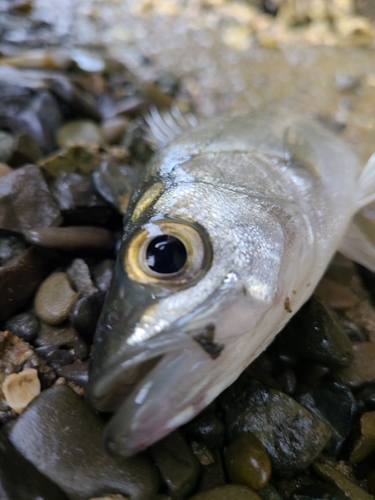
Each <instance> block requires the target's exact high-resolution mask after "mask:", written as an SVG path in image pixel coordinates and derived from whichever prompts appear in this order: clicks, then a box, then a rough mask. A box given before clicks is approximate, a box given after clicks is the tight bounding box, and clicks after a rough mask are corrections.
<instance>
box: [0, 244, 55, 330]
mask: <svg viewBox="0 0 375 500" xmlns="http://www.w3.org/2000/svg"><path fill="white" fill-rule="evenodd" d="M53 265H54V260H53V256H52V255H51V254H50V252H49V251H47V250H44V249H40V248H33V247H31V248H28V249H27V250H25V251H24V252H22V253H21V254H20V255H19V256H18V257H16V258H15V259H13V260H12V261H10V262H9V263H8V264H7V265H5V266H3V267H1V268H0V322H2V321H4V320H6V319H8V318H9V317H10V316H12V315H13V314H16V313H18V312H19V311H20V310H21V308H22V307H23V306H24V305H25V304H26V303H27V301H28V300H29V299H31V297H32V296H33V294H34V292H35V290H36V288H37V287H38V285H39V283H40V282H41V281H42V280H43V278H44V277H45V275H46V274H48V272H49V271H50V270H51V268H52V267H53Z"/></svg>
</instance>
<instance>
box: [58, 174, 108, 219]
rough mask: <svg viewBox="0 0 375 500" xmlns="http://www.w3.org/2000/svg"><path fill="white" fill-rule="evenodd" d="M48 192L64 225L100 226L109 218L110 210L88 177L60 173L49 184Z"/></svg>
mask: <svg viewBox="0 0 375 500" xmlns="http://www.w3.org/2000/svg"><path fill="white" fill-rule="evenodd" d="M50 191H51V194H52V196H53V198H54V200H55V201H56V203H57V204H58V205H59V208H60V210H61V212H62V214H63V216H64V221H65V225H79V226H81V225H95V226H100V225H104V224H105V223H106V222H107V221H108V219H109V217H110V216H111V213H112V210H111V208H110V207H109V206H108V204H107V203H106V202H105V201H104V200H103V199H102V197H101V196H99V194H98V192H97V191H96V189H95V186H94V183H93V181H92V178H91V176H89V175H82V174H77V173H72V172H70V173H69V172H60V173H59V174H58V176H57V178H56V179H55V180H54V181H53V182H52V183H51V184H50Z"/></svg>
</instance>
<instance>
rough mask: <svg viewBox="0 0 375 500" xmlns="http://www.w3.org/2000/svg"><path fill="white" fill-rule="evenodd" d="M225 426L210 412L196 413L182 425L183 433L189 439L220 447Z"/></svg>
mask: <svg viewBox="0 0 375 500" xmlns="http://www.w3.org/2000/svg"><path fill="white" fill-rule="evenodd" d="M224 431H225V427H224V424H223V422H222V421H221V420H219V419H218V418H217V417H216V416H215V415H213V414H212V413H207V414H203V415H198V417H196V418H195V419H194V420H193V421H191V422H189V423H188V424H187V425H186V426H185V427H184V432H185V435H186V437H187V438H188V439H190V440H195V441H198V442H202V443H204V444H205V445H207V446H211V447H213V448H218V449H221V448H222V446H223V440H224Z"/></svg>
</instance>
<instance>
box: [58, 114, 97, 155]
mask: <svg viewBox="0 0 375 500" xmlns="http://www.w3.org/2000/svg"><path fill="white" fill-rule="evenodd" d="M56 142H57V145H58V146H59V148H61V149H63V148H66V147H69V146H73V145H75V144H103V142H104V139H103V136H102V133H101V130H100V127H99V126H98V125H97V124H96V123H94V122H92V121H89V120H74V121H72V122H68V123H65V124H64V125H63V126H62V127H61V128H60V129H59V130H58V132H57V135H56Z"/></svg>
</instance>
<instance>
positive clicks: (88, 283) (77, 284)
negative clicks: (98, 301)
mask: <svg viewBox="0 0 375 500" xmlns="http://www.w3.org/2000/svg"><path fill="white" fill-rule="evenodd" d="M67 275H68V278H69V281H70V282H71V284H72V285H73V287H74V289H75V290H76V291H77V293H78V294H79V296H80V297H89V296H90V295H93V294H94V293H97V291H98V290H97V288H96V287H95V286H94V283H93V281H92V279H91V274H90V269H89V266H88V265H87V264H86V262H85V261H84V260H83V259H74V260H73V262H72V264H71V266H70V267H69V268H68V269H67Z"/></svg>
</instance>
